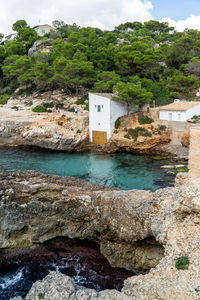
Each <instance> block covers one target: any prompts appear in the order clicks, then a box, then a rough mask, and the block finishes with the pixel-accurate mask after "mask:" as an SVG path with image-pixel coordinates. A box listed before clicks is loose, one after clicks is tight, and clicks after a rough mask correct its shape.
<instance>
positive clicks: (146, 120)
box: [138, 116, 154, 125]
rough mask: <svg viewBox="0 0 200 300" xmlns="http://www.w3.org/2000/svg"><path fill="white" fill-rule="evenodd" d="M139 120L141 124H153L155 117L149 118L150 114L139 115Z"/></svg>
mask: <svg viewBox="0 0 200 300" xmlns="http://www.w3.org/2000/svg"><path fill="white" fill-rule="evenodd" d="M138 122H139V124H140V125H142V124H151V123H153V122H154V120H153V119H151V118H149V117H148V116H143V117H139V119H138Z"/></svg>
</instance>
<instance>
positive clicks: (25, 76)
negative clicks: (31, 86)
mask: <svg viewBox="0 0 200 300" xmlns="http://www.w3.org/2000/svg"><path fill="white" fill-rule="evenodd" d="M31 67H32V61H31V59H30V58H29V57H28V56H27V55H23V56H19V55H11V56H8V57H7V58H6V59H5V61H4V65H3V67H2V70H3V73H4V75H5V76H6V77H7V78H10V79H15V80H17V81H18V83H28V82H30V81H31Z"/></svg>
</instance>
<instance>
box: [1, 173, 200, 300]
mask: <svg viewBox="0 0 200 300" xmlns="http://www.w3.org/2000/svg"><path fill="white" fill-rule="evenodd" d="M179 177H180V178H179V179H178V181H179V183H180V184H181V180H183V178H182V179H181V176H179ZM184 180H185V181H182V182H183V183H184V182H185V184H183V185H180V184H178V181H177V184H176V186H175V187H172V188H165V189H159V190H157V191H155V192H151V191H138V190H132V191H120V190H109V189H108V188H103V187H101V186H98V185H92V184H90V183H86V182H83V181H81V180H78V179H74V178H69V177H68V178H60V177H58V176H50V175H43V174H38V173H35V172H17V173H14V174H8V175H6V174H4V173H2V172H1V173H0V199H1V201H0V246H1V248H9V247H12V248H15V247H21V248H23V247H26V246H27V245H30V246H31V245H32V244H33V243H42V242H44V241H46V240H49V239H52V238H53V237H56V236H66V237H68V238H80V239H90V240H93V241H96V242H97V243H98V244H99V245H100V249H101V251H102V253H103V254H104V255H105V256H106V257H107V259H108V260H109V261H110V263H112V264H113V265H116V266H122V267H124V268H126V269H129V270H133V271H134V270H135V271H139V269H140V270H141V268H142V269H143V271H144V270H146V271H148V270H149V268H151V270H150V271H149V272H148V273H146V274H144V275H139V276H133V277H130V278H129V279H127V280H125V282H124V287H123V289H122V293H119V292H116V291H115V292H113V291H103V292H100V293H96V292H95V291H93V292H91V293H93V294H91V295H93V296H91V295H90V294H88V293H90V291H88V290H86V289H84V288H83V289H82V288H81V291H79V290H77V287H76V286H75V285H74V283H73V282H69V279H66V278H64V277H62V279H61V277H59V278H60V279H59V280H58V283H56V285H54V283H50V281H49V280H50V279H49V278H53V279H52V281H55V280H57V279H56V278H55V277H54V275H50V277H48V279H44V280H43V281H42V282H40V283H39V285H37V283H36V284H35V285H34V287H33V288H32V290H31V291H30V293H29V296H30V298H27V299H29V300H30V299H34V298H33V297H36V296H37V295H36V294H37V293H38V292H39V293H47V298H46V299H54V298H48V297H49V294H48V291H51V295H54V294H55V297H57V298H55V299H62V295H64V296H63V297H65V298H66V297H68V299H79V298H80V297H85V299H95V298H94V297H97V298H96V299H126V298H124V297H125V296H124V295H126V296H129V298H127V299H135V300H154V299H163V300H164V299H165V300H175V299H176V300H182V299H184V300H191V299H198V298H199V293H200V292H199V291H200V280H199V278H200V268H199V265H200V219H199V214H200V185H199V184H197V183H195V182H189V181H188V180H187V178H185V179H184ZM66 190H67V193H65V192H64V193H63V191H66ZM181 256H186V257H188V259H189V266H188V269H187V270H178V269H177V268H176V267H175V263H176V259H177V258H179V257H181ZM51 276H53V277H51ZM58 276H64V275H58ZM54 279H55V280H54ZM63 280H64V282H65V284H64V286H69V288H68V291H67V290H66V289H64V290H63V287H64V286H63V284H62V281H63ZM46 291H47V292H46ZM69 291H70V293H71V294H69ZM72 295H76V297H79V298H69V297H71V296H72ZM89 295H90V296H89ZM29 296H27V297H29ZM31 297H32V298H31ZM92 297H93V298H92ZM100 297H102V298H100ZM120 297H121V298H120ZM36 299H37V298H36ZM44 299H45V298H44ZM66 299H67V298H66ZM83 299H84V298H83Z"/></svg>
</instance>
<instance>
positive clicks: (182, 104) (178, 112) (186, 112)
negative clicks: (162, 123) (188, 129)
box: [159, 101, 200, 122]
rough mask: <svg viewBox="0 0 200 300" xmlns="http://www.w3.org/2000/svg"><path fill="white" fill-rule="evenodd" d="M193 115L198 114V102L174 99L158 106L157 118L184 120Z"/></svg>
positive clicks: (199, 109) (199, 113)
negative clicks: (169, 102) (172, 101)
mask: <svg viewBox="0 0 200 300" xmlns="http://www.w3.org/2000/svg"><path fill="white" fill-rule="evenodd" d="M195 115H197V116H198V115H200V102H192V101H191V102H188V101H175V102H174V103H171V104H168V105H165V106H161V107H160V112H159V119H160V120H166V121H178V122H186V121H187V120H188V119H190V118H192V117H193V116H195Z"/></svg>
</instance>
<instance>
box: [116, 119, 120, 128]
mask: <svg viewBox="0 0 200 300" xmlns="http://www.w3.org/2000/svg"><path fill="white" fill-rule="evenodd" d="M120 123H121V121H120V118H118V119H117V120H116V121H115V129H118V128H119V126H120Z"/></svg>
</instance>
